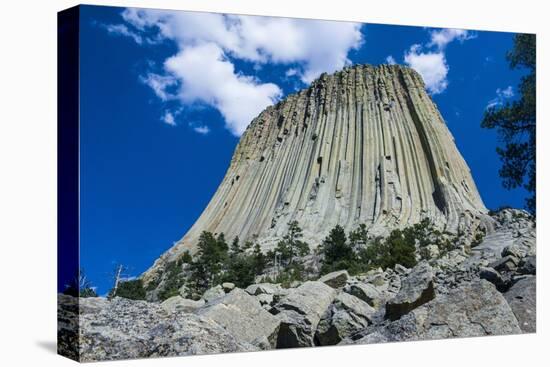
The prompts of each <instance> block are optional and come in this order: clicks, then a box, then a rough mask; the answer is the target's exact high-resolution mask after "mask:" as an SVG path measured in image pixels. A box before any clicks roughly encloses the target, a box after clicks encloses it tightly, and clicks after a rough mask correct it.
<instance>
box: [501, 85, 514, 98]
mask: <svg viewBox="0 0 550 367" xmlns="http://www.w3.org/2000/svg"><path fill="white" fill-rule="evenodd" d="M497 95H500V96H502V97H503V98H512V97H513V96H514V88H512V86H511V85H509V86H508V87H506V88H504V89H500V88H498V89H497Z"/></svg>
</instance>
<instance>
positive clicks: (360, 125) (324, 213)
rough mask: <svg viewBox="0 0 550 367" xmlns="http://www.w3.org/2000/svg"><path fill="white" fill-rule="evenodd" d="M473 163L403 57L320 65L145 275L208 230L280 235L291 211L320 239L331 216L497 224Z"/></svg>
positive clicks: (256, 131)
mask: <svg viewBox="0 0 550 367" xmlns="http://www.w3.org/2000/svg"><path fill="white" fill-rule="evenodd" d="M486 213H487V209H486V208H485V206H484V204H483V202H482V200H481V198H480V195H479V193H478V191H477V188H476V185H475V183H474V181H473V179H472V176H471V174H470V169H469V168H468V166H467V164H466V162H465V161H464V159H463V158H462V156H461V155H460V152H459V151H458V149H457V147H456V145H455V143H454V139H453V137H452V135H451V133H450V131H449V129H448V128H447V126H446V124H445V122H444V120H443V118H442V116H441V115H440V113H439V111H438V109H437V107H436V106H435V104H434V103H433V101H432V100H431V98H430V96H429V95H428V94H427V93H426V91H425V88H424V82H423V80H422V78H421V77H420V75H419V74H418V73H417V72H416V71H414V70H413V69H411V68H409V67H404V66H399V65H381V66H377V67H374V66H370V65H356V66H353V67H349V68H345V69H344V70H342V71H340V72H337V73H335V74H332V75H327V74H323V75H322V76H321V77H320V78H318V79H317V80H315V81H314V82H313V83H312V84H311V86H310V87H309V88H307V89H304V90H302V91H300V92H298V93H296V94H294V95H290V96H288V97H287V98H286V99H284V100H283V101H281V102H279V103H278V104H276V105H274V106H271V107H268V108H267V109H265V110H264V111H263V112H262V113H260V115H259V116H258V117H256V118H255V119H254V120H253V121H252V122H251V123H250V125H249V127H248V128H247V130H246V131H245V133H244V134H243V136H242V137H241V140H240V142H239V144H238V146H237V148H236V149H235V152H234V154H233V158H232V159H231V163H230V165H229V168H228V170H227V173H226V175H225V177H224V179H223V181H222V182H221V184H220V186H219V187H218V190H217V191H216V193H215V194H214V196H213V198H212V199H211V201H210V203H209V204H208V206H207V207H206V209H205V210H204V212H203V213H202V215H201V216H200V217H199V219H198V220H197V221H196V223H195V224H194V225H193V226H192V228H191V229H190V230H189V232H188V233H187V234H186V235H185V236H184V237H183V238H182V239H181V240H180V241H178V242H177V243H176V244H175V245H174V246H173V247H172V248H171V249H170V250H169V251H167V252H166V253H165V254H164V255H162V257H161V258H160V259H158V260H157V262H155V264H154V265H153V266H152V267H151V269H149V270H148V271H147V272H146V273H145V274H144V276H143V279H144V281H145V283H148V282H149V281H150V280H152V279H154V278H155V277H157V276H158V273H160V272H162V268H163V266H164V265H165V264H166V262H169V261H174V260H175V259H177V258H178V256H180V255H181V254H182V252H184V251H191V252H194V251H195V250H196V242H197V240H198V238H199V236H200V234H201V233H202V232H203V231H209V232H212V233H224V234H225V236H226V238H229V239H232V238H234V237H235V236H238V237H239V238H240V239H241V240H248V239H251V238H254V239H255V240H256V241H257V242H258V243H259V244H260V245H261V246H262V248H263V249H264V250H267V249H270V248H272V247H274V246H275V244H276V243H277V241H278V240H279V239H280V238H281V237H282V236H283V235H284V234H285V232H286V231H287V229H288V223H289V222H290V221H291V220H296V221H298V222H299V223H300V226H301V227H302V228H303V231H304V238H305V239H306V240H307V241H309V242H310V243H311V244H312V245H313V246H315V244H318V243H320V242H321V241H322V239H323V238H324V236H326V234H327V233H328V231H329V230H330V228H332V227H334V226H335V225H336V224H339V225H342V226H343V227H344V228H345V229H346V230H351V229H355V227H357V226H358V225H359V224H365V225H366V226H367V228H368V229H369V231H370V232H371V233H374V234H382V235H384V234H387V233H389V232H390V231H391V229H393V228H398V227H404V226H407V225H410V224H414V223H418V222H420V221H421V220H422V219H423V218H430V219H431V220H432V221H433V222H435V223H436V224H437V225H438V226H439V227H440V228H442V229H445V230H447V231H451V232H457V231H470V230H471V229H472V228H474V229H475V228H477V227H478V225H479V224H480V222H481V225H482V226H484V227H485V226H490V223H488V222H490V221H488V220H487V217H486Z"/></svg>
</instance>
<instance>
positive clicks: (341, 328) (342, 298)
mask: <svg viewBox="0 0 550 367" xmlns="http://www.w3.org/2000/svg"><path fill="white" fill-rule="evenodd" d="M374 313H375V309H374V308H372V307H371V306H369V304H368V303H366V302H364V301H362V300H360V299H359V298H357V297H355V296H352V295H351V294H348V293H344V292H342V293H340V294H338V295H337V296H336V298H335V300H334V303H333V304H332V305H331V306H330V307H329V310H328V311H327V312H326V313H325V315H324V316H323V318H322V319H321V321H320V322H319V325H318V327H317V332H316V338H317V341H318V342H319V344H320V345H335V344H338V343H339V342H340V341H341V340H342V339H344V338H346V337H348V336H349V335H351V334H353V333H355V332H357V331H358V330H361V329H364V328H365V327H367V326H368V325H369V323H370V322H371V320H372V316H373V315H374Z"/></svg>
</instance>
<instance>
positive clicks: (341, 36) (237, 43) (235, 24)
mask: <svg viewBox="0 0 550 367" xmlns="http://www.w3.org/2000/svg"><path fill="white" fill-rule="evenodd" d="M123 18H124V19H125V20H126V21H127V22H128V23H129V24H131V25H132V26H134V27H135V28H137V29H141V30H146V29H149V28H154V29H157V30H158V31H159V32H160V34H161V35H162V36H163V37H164V38H166V39H171V40H174V41H176V42H177V43H178V44H179V45H180V47H181V48H184V47H185V46H188V45H197V44H199V43H207V42H213V43H215V44H216V45H218V46H219V47H220V48H221V49H223V50H224V52H227V53H228V54H230V55H231V56H232V57H236V58H239V59H243V60H247V61H252V62H256V63H267V62H274V63H294V62H299V63H303V64H304V65H303V72H302V74H301V78H302V80H303V81H304V82H311V81H312V80H313V79H315V78H316V77H317V76H319V74H321V73H323V72H333V71H336V70H339V69H341V68H343V67H344V66H345V65H347V64H349V62H350V61H349V59H348V58H347V54H348V52H349V51H350V50H351V49H357V48H358V47H359V46H360V45H361V43H362V35H361V31H360V28H361V24H360V23H352V22H335V21H324V20H307V19H292V18H276V17H258V16H241V15H223V14H215V13H196V12H178V11H162V10H146V9H132V8H130V9H126V10H125V11H124V12H123Z"/></svg>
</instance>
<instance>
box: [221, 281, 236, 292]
mask: <svg viewBox="0 0 550 367" xmlns="http://www.w3.org/2000/svg"><path fill="white" fill-rule="evenodd" d="M222 288H223V290H224V292H225V293H229V292H231V291H232V290H233V289H235V284H234V283H230V282H225V283H222Z"/></svg>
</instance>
